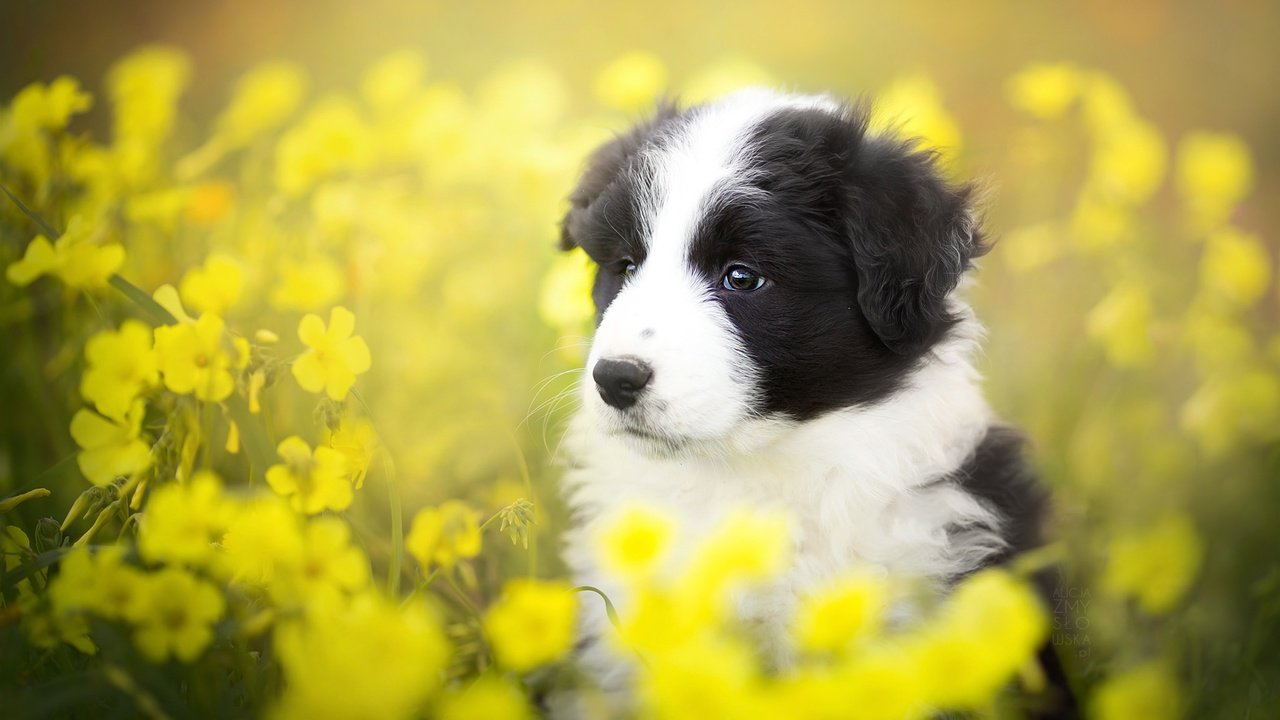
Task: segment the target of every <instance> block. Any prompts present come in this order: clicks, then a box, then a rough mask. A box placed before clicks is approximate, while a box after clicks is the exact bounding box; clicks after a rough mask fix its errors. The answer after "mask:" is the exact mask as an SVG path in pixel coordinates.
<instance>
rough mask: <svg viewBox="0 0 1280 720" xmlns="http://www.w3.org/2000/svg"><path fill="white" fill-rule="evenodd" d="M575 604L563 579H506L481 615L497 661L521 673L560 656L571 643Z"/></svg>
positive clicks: (570, 591)
mask: <svg viewBox="0 0 1280 720" xmlns="http://www.w3.org/2000/svg"><path fill="white" fill-rule="evenodd" d="M577 607H578V601H577V598H576V597H575V596H574V592H573V589H572V588H570V587H569V585H568V584H567V583H564V582H560V581H548V580H535V579H532V578H527V579H526V578H520V579H515V580H511V581H508V582H507V584H506V586H505V587H504V588H503V590H502V596H501V597H500V598H499V599H498V600H497V602H495V603H494V604H493V605H491V606H490V607H489V610H488V612H487V613H485V618H484V629H485V634H486V636H487V637H488V638H489V642H490V644H491V645H492V646H493V654H494V656H495V658H496V659H497V661H498V664H500V665H502V666H503V667H505V668H509V669H511V670H514V671H515V672H518V673H524V672H528V671H530V670H533V669H534V668H536V667H539V666H541V665H546V664H548V663H552V662H556V661H557V660H559V659H560V658H562V657H564V656H565V655H566V654H567V653H568V652H569V649H570V648H571V647H572V645H573V639H574V632H573V630H574V618H575V615H576V611H577Z"/></svg>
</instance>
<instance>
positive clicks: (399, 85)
mask: <svg viewBox="0 0 1280 720" xmlns="http://www.w3.org/2000/svg"><path fill="white" fill-rule="evenodd" d="M426 72H427V61H426V58H424V57H422V54H421V53H419V52H418V51H416V50H409V49H405V50H397V51H395V52H392V53H390V54H388V55H384V56H383V57H382V58H380V59H379V60H378V61H377V62H375V63H374V64H373V65H372V66H371V67H370V68H369V69H368V70H366V71H365V73H364V77H363V78H361V81H360V94H361V95H362V96H363V97H364V100H365V102H367V103H368V104H369V107H371V108H373V110H374V111H375V112H377V113H380V114H387V113H391V112H393V111H395V110H399V109H402V108H403V107H404V106H405V104H406V103H407V102H409V101H410V100H411V99H412V98H413V96H414V95H415V94H416V93H417V91H418V90H419V88H420V87H421V86H422V78H423V76H424V75H426Z"/></svg>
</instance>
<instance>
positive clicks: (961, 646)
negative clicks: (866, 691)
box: [913, 569, 1049, 708]
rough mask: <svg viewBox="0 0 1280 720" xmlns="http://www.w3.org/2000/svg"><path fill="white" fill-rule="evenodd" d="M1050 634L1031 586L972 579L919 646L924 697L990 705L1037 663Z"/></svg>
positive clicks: (982, 575) (1005, 576) (1003, 576)
mask: <svg viewBox="0 0 1280 720" xmlns="http://www.w3.org/2000/svg"><path fill="white" fill-rule="evenodd" d="M1048 632H1049V623H1048V618H1047V617H1046V615H1045V612H1044V609H1043V608H1042V607H1041V606H1040V602H1039V600H1038V599H1037V598H1036V595H1035V592H1034V591H1032V590H1031V588H1029V587H1027V585H1026V583H1024V582H1022V581H1020V580H1018V579H1017V578H1015V577H1013V576H1012V575H1011V574H1010V573H1009V572H1008V571H1005V570H1000V569H989V570H983V571H981V572H979V573H977V574H975V575H973V576H972V577H970V578H968V579H967V580H965V581H964V582H962V583H961V584H960V586H959V587H958V588H957V589H956V592H955V594H954V595H952V597H951V598H950V599H948V601H947V604H946V607H945V608H944V609H943V611H942V614H941V616H940V617H938V618H937V619H935V620H933V621H931V622H930V623H929V624H927V625H926V627H925V629H924V630H923V632H922V633H921V635H920V636H919V638H918V639H917V640H916V641H915V642H916V643H917V644H916V649H915V650H914V651H913V652H915V653H918V661H917V662H918V667H919V673H920V681H921V682H922V683H924V684H925V687H924V688H923V690H924V693H923V694H924V696H925V697H927V698H929V699H930V700H931V701H932V702H933V703H935V704H936V705H937V706H938V707H946V708H976V707H982V706H984V705H986V704H987V703H988V702H990V700H991V698H992V697H994V696H995V694H996V693H997V692H998V691H999V690H1000V688H1001V687H1002V686H1003V685H1004V684H1005V683H1006V682H1008V681H1009V678H1011V677H1012V676H1013V674H1014V673H1015V672H1017V670H1018V669H1019V668H1020V667H1022V666H1023V665H1024V664H1026V663H1027V662H1028V661H1030V660H1032V659H1033V658H1034V657H1035V653H1036V650H1037V649H1038V648H1039V646H1040V643H1041V642H1042V641H1043V640H1044V638H1045V636H1046V635H1047V634H1048Z"/></svg>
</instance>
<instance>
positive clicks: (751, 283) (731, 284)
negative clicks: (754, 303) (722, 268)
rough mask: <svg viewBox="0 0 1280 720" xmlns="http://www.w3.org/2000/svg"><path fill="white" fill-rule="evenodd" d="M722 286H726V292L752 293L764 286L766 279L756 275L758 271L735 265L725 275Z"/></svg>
mask: <svg viewBox="0 0 1280 720" xmlns="http://www.w3.org/2000/svg"><path fill="white" fill-rule="evenodd" d="M721 284H722V285H724V289H725V290H733V291H735V292H751V291H752V290H759V289H760V288H761V287H763V286H764V277H762V276H760V275H758V274H756V271H755V270H752V269H751V268H748V267H744V266H742V265H734V266H733V267H731V268H729V270H728V272H726V273H725V274H724V279H723V280H721Z"/></svg>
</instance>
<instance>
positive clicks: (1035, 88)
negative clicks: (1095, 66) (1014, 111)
mask: <svg viewBox="0 0 1280 720" xmlns="http://www.w3.org/2000/svg"><path fill="white" fill-rule="evenodd" d="M1080 82H1081V78H1080V71H1079V70H1078V69H1077V68H1076V67H1075V66H1074V65H1072V64H1071V63H1044V64H1035V65H1028V66H1027V67H1025V68H1023V69H1022V70H1021V71H1019V72H1018V74H1016V75H1014V76H1013V77H1011V78H1009V82H1007V83H1006V84H1005V95H1006V96H1007V97H1008V98H1009V102H1010V103H1012V104H1013V105H1014V106H1015V107H1018V108H1021V109H1022V110H1025V111H1027V112H1029V113H1031V114H1032V115H1034V116H1036V117H1038V118H1044V119H1048V118H1055V117H1058V116H1059V115H1061V114H1062V113H1063V112H1065V111H1066V109H1067V108H1068V107H1070V106H1071V103H1073V102H1075V101H1076V98H1077V97H1079V94H1080Z"/></svg>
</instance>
